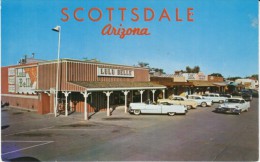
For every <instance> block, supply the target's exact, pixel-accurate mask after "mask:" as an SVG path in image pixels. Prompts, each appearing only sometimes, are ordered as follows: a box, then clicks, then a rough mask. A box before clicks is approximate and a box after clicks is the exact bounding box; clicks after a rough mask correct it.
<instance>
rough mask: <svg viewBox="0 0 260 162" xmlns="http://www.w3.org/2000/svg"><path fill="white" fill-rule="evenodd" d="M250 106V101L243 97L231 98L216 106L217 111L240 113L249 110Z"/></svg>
mask: <svg viewBox="0 0 260 162" xmlns="http://www.w3.org/2000/svg"><path fill="white" fill-rule="evenodd" d="M249 108H250V102H246V101H245V100H244V99H243V98H229V99H227V100H226V101H225V103H223V104H220V105H219V107H217V108H216V112H224V113H235V114H240V113H241V112H243V111H248V110H249Z"/></svg>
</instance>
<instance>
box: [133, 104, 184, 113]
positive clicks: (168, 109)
mask: <svg viewBox="0 0 260 162" xmlns="http://www.w3.org/2000/svg"><path fill="white" fill-rule="evenodd" d="M186 112H187V107H186V106H184V105H172V104H169V103H167V102H163V103H158V104H155V103H152V102H150V101H147V102H145V103H130V106H129V113H133V114H135V115H140V114H168V115H170V116H173V115H175V114H186Z"/></svg>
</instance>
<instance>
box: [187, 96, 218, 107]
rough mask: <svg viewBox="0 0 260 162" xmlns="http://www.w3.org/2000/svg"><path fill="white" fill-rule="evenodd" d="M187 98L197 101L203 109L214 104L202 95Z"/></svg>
mask: <svg viewBox="0 0 260 162" xmlns="http://www.w3.org/2000/svg"><path fill="white" fill-rule="evenodd" d="M187 98H188V99H190V100H194V101H196V102H197V103H198V105H199V106H201V107H206V106H211V105H212V103H213V100H212V99H207V98H204V97H203V96H200V95H188V96H187Z"/></svg>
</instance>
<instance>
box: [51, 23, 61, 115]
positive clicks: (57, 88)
mask: <svg viewBox="0 0 260 162" xmlns="http://www.w3.org/2000/svg"><path fill="white" fill-rule="evenodd" d="M52 30H53V31H55V32H58V33H59V39H58V58H57V78H56V91H55V92H56V94H55V95H56V101H55V105H54V106H55V107H54V115H55V117H57V109H58V90H59V66H60V35H61V27H60V26H56V27H55V28H53V29H52Z"/></svg>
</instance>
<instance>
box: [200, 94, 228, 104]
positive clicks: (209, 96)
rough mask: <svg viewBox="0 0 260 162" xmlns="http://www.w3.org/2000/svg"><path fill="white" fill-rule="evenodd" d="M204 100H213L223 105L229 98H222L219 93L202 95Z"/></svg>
mask: <svg viewBox="0 0 260 162" xmlns="http://www.w3.org/2000/svg"><path fill="white" fill-rule="evenodd" d="M202 96H203V97H204V98H207V99H211V100H212V101H213V102H219V103H223V102H224V101H225V100H226V99H227V97H221V96H220V95H219V94H218V93H208V94H204V95H202Z"/></svg>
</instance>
